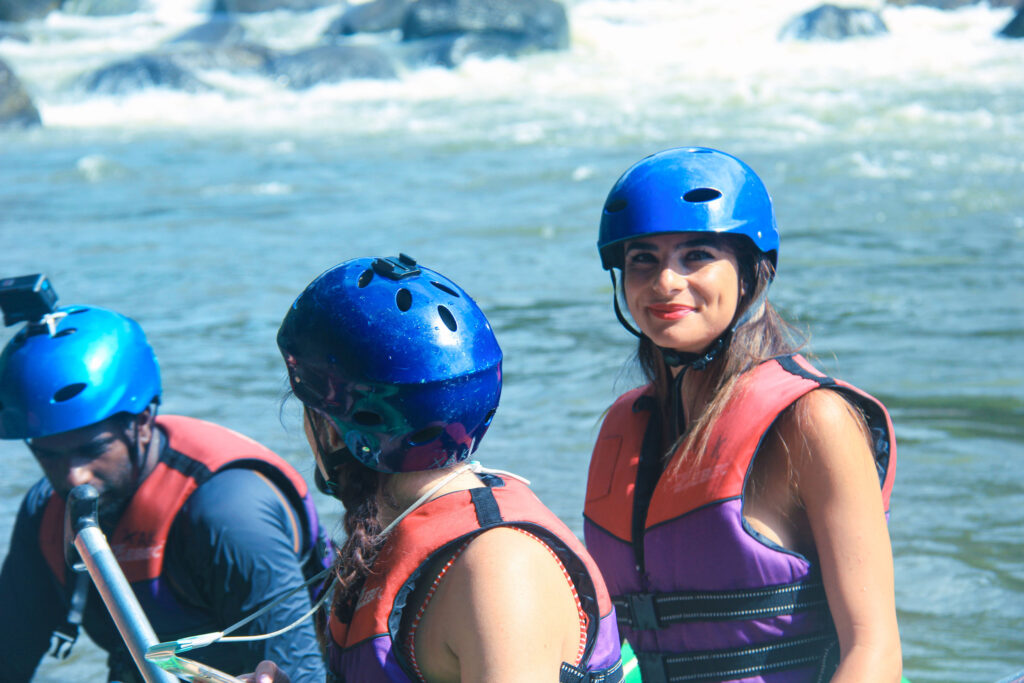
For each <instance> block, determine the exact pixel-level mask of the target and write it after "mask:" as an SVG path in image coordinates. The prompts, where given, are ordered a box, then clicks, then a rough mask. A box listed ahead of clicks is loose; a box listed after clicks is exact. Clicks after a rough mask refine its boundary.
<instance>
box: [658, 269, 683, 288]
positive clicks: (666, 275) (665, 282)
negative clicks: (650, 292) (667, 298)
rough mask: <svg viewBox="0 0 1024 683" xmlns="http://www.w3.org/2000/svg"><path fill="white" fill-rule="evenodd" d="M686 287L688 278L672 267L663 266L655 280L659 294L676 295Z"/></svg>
mask: <svg viewBox="0 0 1024 683" xmlns="http://www.w3.org/2000/svg"><path fill="white" fill-rule="evenodd" d="M685 286H686V278H685V277H684V276H683V274H682V273H679V272H677V271H676V270H675V269H673V268H671V267H670V266H663V267H662V268H661V270H659V271H658V275H657V276H656V277H655V279H654V288H655V290H657V291H658V293H659V294H675V293H676V292H678V291H679V290H680V289H682V288H683V287H685Z"/></svg>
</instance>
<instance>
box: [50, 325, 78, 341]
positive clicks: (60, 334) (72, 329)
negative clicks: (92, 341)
mask: <svg viewBox="0 0 1024 683" xmlns="http://www.w3.org/2000/svg"><path fill="white" fill-rule="evenodd" d="M77 331H78V328H77V327H69V328H67V329H64V330H61V331H60V332H58V333H57V334H55V335H53V336H54V338H55V339H56V338H57V337H66V336H68V335H69V334H74V333H75V332H77Z"/></svg>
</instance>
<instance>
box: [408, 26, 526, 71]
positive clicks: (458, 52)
mask: <svg viewBox="0 0 1024 683" xmlns="http://www.w3.org/2000/svg"><path fill="white" fill-rule="evenodd" d="M531 49H532V48H531V46H530V45H529V44H528V43H525V42H524V41H523V40H522V39H521V38H518V37H516V36H510V35H507V34H504V33H450V34H447V35H443V36H436V37H434V38H423V39H420V40H413V41H410V42H408V43H403V44H402V45H401V53H400V54H401V57H402V61H403V63H405V65H406V66H408V67H410V68H419V67H432V66H441V67H445V68H448V69H451V68H455V67H457V66H458V65H459V64H461V63H462V62H464V61H466V59H469V58H470V57H475V58H477V59H495V58H499V57H515V56H517V55H520V54H523V53H525V52H529V51H531Z"/></svg>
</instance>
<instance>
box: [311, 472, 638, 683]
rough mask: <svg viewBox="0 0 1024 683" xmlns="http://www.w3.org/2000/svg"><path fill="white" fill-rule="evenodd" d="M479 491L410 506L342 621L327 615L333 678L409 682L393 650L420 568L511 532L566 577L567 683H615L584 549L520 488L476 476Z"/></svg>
mask: <svg viewBox="0 0 1024 683" xmlns="http://www.w3.org/2000/svg"><path fill="white" fill-rule="evenodd" d="M481 479H483V481H484V483H485V484H486V486H485V487H483V488H476V489H468V490H465V491H456V492H453V493H449V494H446V495H443V496H441V497H439V498H435V499H433V500H431V501H429V502H427V503H425V504H424V505H422V506H420V507H418V508H416V509H415V510H414V511H413V512H411V513H410V514H409V515H408V516H407V517H406V518H405V519H403V520H402V521H401V522H400V523H399V524H398V525H397V526H396V527H395V528H394V529H393V530H392V531H391V535H390V536H389V537H388V540H387V542H386V544H385V546H384V548H383V549H382V550H381V552H380V554H379V555H378V556H377V559H376V560H375V562H374V572H373V574H371V575H370V576H369V577H367V579H366V584H365V585H364V586H363V590H362V593H361V595H360V598H359V601H358V603H357V605H356V608H355V611H354V613H353V615H352V618H351V620H350V621H349V622H347V623H346V622H343V621H342V620H341V619H340V618H339V616H338V615H337V614H335V613H332V615H331V619H330V624H329V635H330V642H329V643H328V648H327V654H328V667H329V668H330V670H331V672H332V674H333V675H334V676H335V677H336V680H341V681H358V682H359V683H370V682H376V681H389V682H394V681H416V680H419V679H418V678H417V676H416V674H415V673H414V671H413V669H412V667H411V664H410V662H409V661H408V658H407V656H406V653H405V652H404V646H402V645H398V646H396V643H397V642H398V638H399V637H400V636H402V637H404V636H406V635H407V634H405V633H401V634H400V633H399V630H400V628H401V626H402V623H403V620H402V615H403V609H404V608H406V607H408V608H409V609H412V610H415V609H417V607H418V605H406V602H407V600H408V599H409V597H410V595H411V594H412V592H413V591H414V590H415V589H416V587H417V585H422V582H426V583H427V584H429V583H430V582H431V581H432V580H433V578H434V577H433V576H427V577H424V576H422V575H421V574H422V572H423V570H424V569H425V568H426V567H428V566H429V565H430V563H431V562H432V561H433V560H434V559H435V558H436V557H438V556H439V555H440V554H441V553H446V552H447V553H451V552H452V551H453V550H454V549H455V547H457V546H459V545H460V544H461V543H463V542H465V541H466V540H468V539H470V538H472V537H473V536H475V535H477V534H479V533H481V532H482V531H485V530H487V529H493V528H495V527H499V526H515V527H520V528H523V529H525V530H527V531H529V532H530V533H531V534H533V535H534V536H537V537H538V538H540V539H541V540H542V541H544V542H545V543H546V544H547V545H548V546H549V547H550V548H551V549H552V550H553V551H554V552H555V553H556V554H557V556H558V558H559V559H560V560H561V562H562V563H563V565H564V566H565V568H566V570H567V571H568V574H569V576H571V577H572V579H573V581H574V584H575V588H576V591H577V593H578V595H579V598H580V601H581V604H582V607H583V609H584V612H585V613H586V617H587V642H586V645H585V650H584V656H583V660H582V661H581V662H580V664H579V666H578V667H576V666H573V665H571V664H568V663H564V664H563V666H562V669H563V676H567V675H570V674H569V673H568V672H567V671H566V669H567V667H568V668H569V669H571V670H572V673H571V676H572V677H571V678H563V679H562V680H567V681H580V682H582V681H608V682H609V683H610V682H612V681H621V680H622V669H621V661H620V654H619V636H618V629H617V628H616V625H615V615H614V611H613V609H612V605H611V600H610V598H609V596H608V592H607V590H606V589H605V586H604V582H603V581H602V580H601V575H600V574H599V573H598V571H597V567H596V566H595V565H594V562H593V560H592V559H591V557H590V555H589V554H588V553H587V551H586V549H585V548H584V547H583V544H582V543H580V541H579V540H578V539H577V538H576V537H575V536H574V535H573V533H572V532H571V531H570V530H569V529H568V527H566V526H565V524H563V523H562V522H561V520H559V519H558V518H557V517H556V516H555V515H554V513H552V512H551V511H550V510H548V509H547V508H546V507H545V506H544V505H543V503H541V502H540V501H539V500H538V499H537V497H536V496H535V495H534V494H533V492H532V491H530V489H529V488H527V487H526V486H525V485H523V484H522V483H520V482H518V481H516V480H515V479H512V478H505V477H498V476H494V475H482V476H481Z"/></svg>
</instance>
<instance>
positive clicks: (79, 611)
mask: <svg viewBox="0 0 1024 683" xmlns="http://www.w3.org/2000/svg"><path fill="white" fill-rule="evenodd" d="M74 576H75V592H74V593H72V594H71V607H70V608H69V609H68V614H67V617H66V618H65V619H64V623H63V624H61V625H60V626H58V627H57V628H56V629H54V631H53V633H52V634H51V635H50V648H51V649H50V655H51V656H52V657H55V658H57V659H67V658H68V655H70V654H71V648H73V647H74V646H75V641H77V640H78V630H79V627H80V626H81V625H82V615H83V614H84V613H85V598H86V596H87V595H88V594H89V581H90V579H89V573H88V572H84V571H83V572H74Z"/></svg>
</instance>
